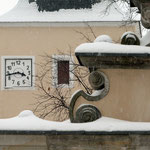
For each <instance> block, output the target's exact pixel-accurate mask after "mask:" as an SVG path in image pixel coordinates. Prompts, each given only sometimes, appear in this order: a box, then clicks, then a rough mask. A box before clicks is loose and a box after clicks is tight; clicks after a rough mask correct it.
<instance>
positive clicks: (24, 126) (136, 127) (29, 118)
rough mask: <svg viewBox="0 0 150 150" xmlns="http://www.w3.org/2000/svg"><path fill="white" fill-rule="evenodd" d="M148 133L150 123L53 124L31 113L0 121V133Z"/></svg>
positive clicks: (116, 120) (101, 121) (118, 121)
mask: <svg viewBox="0 0 150 150" xmlns="http://www.w3.org/2000/svg"><path fill="white" fill-rule="evenodd" d="M2 130H6V131H16V130H17V131H54V130H55V131H99V132H101V131H102V132H104V131H107V132H112V131H150V122H129V121H123V120H118V119H112V118H108V117H102V118H100V119H98V120H97V121H94V122H90V123H70V121H64V122H53V121H47V120H43V119H40V118H38V117H36V116H35V115H34V114H33V113H32V111H29V110H26V111H23V112H21V113H20V114H19V115H18V116H17V117H14V118H9V119H0V131H2Z"/></svg>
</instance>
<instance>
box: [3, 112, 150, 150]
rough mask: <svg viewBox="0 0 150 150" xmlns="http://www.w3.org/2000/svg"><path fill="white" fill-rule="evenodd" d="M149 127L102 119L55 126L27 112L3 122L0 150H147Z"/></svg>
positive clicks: (148, 125)
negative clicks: (88, 149)
mask: <svg viewBox="0 0 150 150" xmlns="http://www.w3.org/2000/svg"><path fill="white" fill-rule="evenodd" d="M149 140H150V123H148V122H129V121H123V120H118V119H113V118H108V117H102V118H101V119H98V120H96V121H94V122H90V123H71V122H70V121H69V120H67V121H64V122H53V121H47V120H43V119H40V118H38V117H36V116H35V115H34V114H33V113H32V112H31V111H29V110H26V111H23V112H21V113H20V114H19V115H18V116H16V117H14V118H8V119H0V149H2V150H5V149H8V148H9V150H14V149H15V150H18V149H21V150H34V149H36V150H58V149H62V150H74V149H78V150H83V149H87V148H90V149H99V148H101V150H105V149H106V147H107V149H108V150H126V149H131V150H137V149H142V150H148V149H149V148H150V143H149Z"/></svg>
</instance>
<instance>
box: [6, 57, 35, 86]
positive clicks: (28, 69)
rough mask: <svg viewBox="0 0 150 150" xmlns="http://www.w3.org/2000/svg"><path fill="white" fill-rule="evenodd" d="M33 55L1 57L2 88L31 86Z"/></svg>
mask: <svg viewBox="0 0 150 150" xmlns="http://www.w3.org/2000/svg"><path fill="white" fill-rule="evenodd" d="M33 65H34V64H33V57H13V58H12V57H11V56H10V57H8V58H7V57H5V58H4V59H3V68H4V70H3V76H4V77H3V80H4V81H3V83H4V85H3V87H4V89H18V88H19V89H24V88H32V87H33Z"/></svg>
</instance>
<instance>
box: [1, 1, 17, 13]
mask: <svg viewBox="0 0 150 150" xmlns="http://www.w3.org/2000/svg"><path fill="white" fill-rule="evenodd" d="M17 2H18V0H0V15H3V14H4V13H6V12H7V11H9V10H11V9H12V8H13V7H14V6H15V5H16V4H17Z"/></svg>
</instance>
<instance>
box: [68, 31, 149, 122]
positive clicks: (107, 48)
mask: <svg viewBox="0 0 150 150" xmlns="http://www.w3.org/2000/svg"><path fill="white" fill-rule="evenodd" d="M124 38H125V40H124ZM122 40H124V41H123V43H122V44H119V43H117V44H116V43H114V42H113V41H112V39H111V38H110V37H109V36H107V35H102V36H99V37H97V39H96V40H95V41H94V42H93V43H84V44H81V45H79V46H78V47H77V48H76V50H75V55H76V57H77V59H78V62H79V64H80V65H81V66H85V67H87V68H88V69H89V71H90V75H89V84H90V85H91V87H92V89H93V90H94V92H93V93H92V94H91V95H88V94H87V93H85V92H84V91H82V90H78V91H76V92H75V93H74V94H73V95H72V98H71V102H70V108H69V117H70V120H71V122H74V123H84V122H91V121H95V120H97V119H99V118H101V117H102V116H106V117H112V118H117V119H122V120H128V121H150V117H149V115H147V114H150V109H149V107H148V106H150V100H149V97H150V92H149V91H150V48H149V47H145V46H139V44H140V40H139V38H138V36H136V35H135V34H134V33H131V32H128V33H125V34H124V35H123V37H122ZM139 87H141V88H139Z"/></svg>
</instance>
